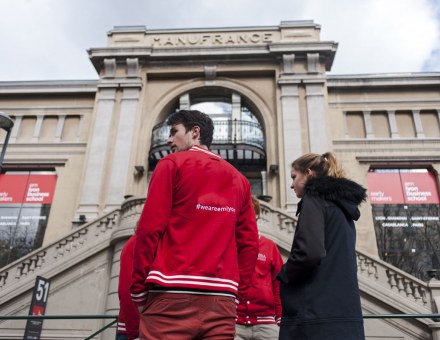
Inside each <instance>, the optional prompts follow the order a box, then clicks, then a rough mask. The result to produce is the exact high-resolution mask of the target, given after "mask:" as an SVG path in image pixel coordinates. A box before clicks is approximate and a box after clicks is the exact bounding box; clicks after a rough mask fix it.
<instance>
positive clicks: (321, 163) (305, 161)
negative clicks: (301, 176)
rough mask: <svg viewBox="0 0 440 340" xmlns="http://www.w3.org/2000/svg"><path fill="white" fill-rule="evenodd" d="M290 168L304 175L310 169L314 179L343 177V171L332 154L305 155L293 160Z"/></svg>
mask: <svg viewBox="0 0 440 340" xmlns="http://www.w3.org/2000/svg"><path fill="white" fill-rule="evenodd" d="M292 168H294V169H295V170H296V171H299V172H302V173H306V172H307V170H308V169H310V170H312V172H313V175H314V176H315V177H324V176H330V177H337V178H340V177H344V170H343V169H342V167H341V165H340V164H339V162H338V161H337V160H336V156H335V155H334V154H333V153H332V152H326V153H324V154H322V155H319V154H317V153H307V154H305V155H303V156H301V157H299V158H297V159H296V160H294V161H293V163H292Z"/></svg>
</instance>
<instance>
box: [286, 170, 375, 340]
mask: <svg viewBox="0 0 440 340" xmlns="http://www.w3.org/2000/svg"><path fill="white" fill-rule="evenodd" d="M365 192H366V190H365V189H364V188H363V187H362V186H360V185H359V184H357V183H355V182H353V181H350V180H348V179H344V178H333V177H322V178H312V179H310V180H308V181H307V184H306V187H305V195H304V197H303V198H302V200H301V201H300V202H299V204H298V211H297V215H298V214H299V219H298V225H297V228H296V232H295V236H294V238H293V244H292V250H291V252H290V256H289V258H288V260H287V261H286V263H285V264H284V266H283V268H282V269H281V271H280V273H279V274H278V279H279V280H280V282H281V302H282V307H283V315H282V319H281V327H280V337H279V339H281V340H287V339H289V340H290V339H291V340H315V339H316V340H325V339H331V340H339V339H341V340H363V339H365V336H364V327H363V319H362V310H361V303H360V296H359V288H358V281H357V263H356V252H355V243H356V231H355V226H354V222H353V221H356V220H357V219H358V218H359V217H360V212H359V209H358V206H359V204H360V203H361V202H362V201H363V200H365V198H366V194H365Z"/></svg>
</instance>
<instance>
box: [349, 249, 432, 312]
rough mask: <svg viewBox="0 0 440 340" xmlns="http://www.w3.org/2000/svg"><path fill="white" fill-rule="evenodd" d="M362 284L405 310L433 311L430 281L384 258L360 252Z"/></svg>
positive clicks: (359, 263) (402, 310) (384, 299)
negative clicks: (397, 266)
mask: <svg viewBox="0 0 440 340" xmlns="http://www.w3.org/2000/svg"><path fill="white" fill-rule="evenodd" d="M357 261H358V278H359V286H360V287H361V289H363V290H367V291H371V293H373V294H374V296H376V297H377V298H378V299H380V300H382V301H393V303H392V304H393V306H394V307H395V308H397V309H398V310H400V311H401V312H402V313H419V314H430V313H433V300H432V294H431V289H430V287H429V285H428V283H426V282H424V281H421V280H419V279H417V278H416V277H414V276H411V275H409V274H407V273H406V272H404V271H402V270H400V269H398V268H396V267H394V266H392V265H390V264H388V263H386V262H385V261H382V260H380V259H378V258H376V257H374V258H373V257H371V256H370V255H367V254H365V253H363V252H361V251H357Z"/></svg>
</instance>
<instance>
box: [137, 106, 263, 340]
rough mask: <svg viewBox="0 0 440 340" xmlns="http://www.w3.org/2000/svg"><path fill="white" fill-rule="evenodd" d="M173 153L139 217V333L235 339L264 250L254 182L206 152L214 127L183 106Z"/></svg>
mask: <svg viewBox="0 0 440 340" xmlns="http://www.w3.org/2000/svg"><path fill="white" fill-rule="evenodd" d="M168 125H170V127H171V129H170V137H169V139H168V144H169V146H170V147H171V150H172V151H173V153H172V154H171V155H168V156H166V157H164V158H163V159H162V160H161V161H160V162H159V163H158V164H157V166H156V169H155V170H154V172H153V175H152V177H151V180H150V184H149V188H148V197H147V199H146V201H145V205H144V208H143V211H142V214H141V217H140V221H139V225H138V229H137V231H136V234H137V239H136V245H135V250H134V263H133V277H132V285H131V296H132V299H133V301H134V302H135V303H136V304H137V305H138V307H139V310H140V311H141V314H140V319H141V320H140V329H139V331H140V338H141V339H167V340H168V339H171V340H172V339H204V338H210V339H233V338H234V336H235V318H236V303H235V298H237V299H238V300H241V299H244V298H245V297H246V295H247V292H248V289H249V286H250V283H251V279H252V274H253V272H254V269H255V264H256V260H257V255H258V232H257V225H256V220H255V214H254V210H253V207H252V201H251V193H250V186H249V182H248V180H247V179H246V178H245V177H244V176H243V175H242V174H240V173H239V172H238V171H237V170H236V169H235V168H234V167H233V166H232V165H230V164H229V163H228V162H226V161H225V160H223V159H222V158H221V157H220V156H219V155H217V154H215V153H212V152H211V151H209V150H208V148H209V146H210V145H211V143H212V137H213V133H214V125H213V122H212V120H211V119H210V118H209V116H207V115H206V114H204V113H201V112H199V111H195V110H182V111H178V112H176V113H174V114H172V115H171V116H170V117H169V119H168Z"/></svg>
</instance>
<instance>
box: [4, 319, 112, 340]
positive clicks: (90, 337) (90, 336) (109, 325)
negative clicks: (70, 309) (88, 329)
mask: <svg viewBox="0 0 440 340" xmlns="http://www.w3.org/2000/svg"><path fill="white" fill-rule="evenodd" d="M44 319H47V320H84V319H92V320H93V319H114V320H113V321H112V322H110V323H109V324H107V325H105V326H104V327H102V328H100V329H98V330H97V331H96V332H95V333H93V334H91V335H89V336H88V337H87V338H85V339H84V340H90V339H92V338H93V337H94V336H96V335H98V334H99V333H102V332H103V331H105V330H106V329H107V328H110V327H111V326H113V325H114V324H115V323H117V322H118V316H117V315H8V316H2V315H0V320H44Z"/></svg>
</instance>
